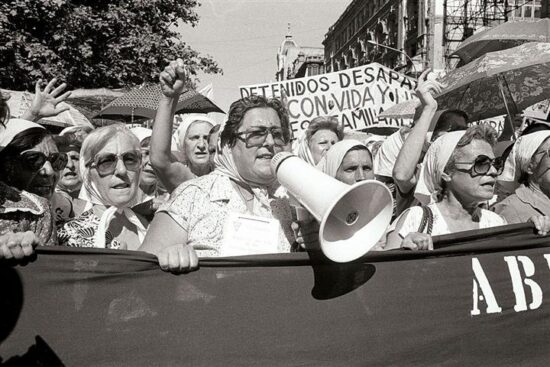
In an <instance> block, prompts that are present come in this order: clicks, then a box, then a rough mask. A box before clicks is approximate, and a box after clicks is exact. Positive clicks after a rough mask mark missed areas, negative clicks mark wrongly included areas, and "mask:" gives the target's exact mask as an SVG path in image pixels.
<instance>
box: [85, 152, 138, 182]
mask: <svg viewBox="0 0 550 367" xmlns="http://www.w3.org/2000/svg"><path fill="white" fill-rule="evenodd" d="M119 160H122V163H123V164H124V167H126V169H127V170H128V171H132V172H137V171H139V170H140V168H141V152H140V151H139V150H132V151H129V152H125V153H122V154H114V153H106V154H98V155H97V156H96V157H95V158H94V160H93V162H91V163H89V167H91V168H95V169H96V170H97V173H99V174H100V175H101V176H108V175H112V174H113V173H115V171H116V166H117V164H118V161H119Z"/></svg>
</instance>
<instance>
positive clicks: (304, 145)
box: [293, 133, 315, 167]
mask: <svg viewBox="0 0 550 367" xmlns="http://www.w3.org/2000/svg"><path fill="white" fill-rule="evenodd" d="M293 151H294V154H296V155H297V156H298V158H301V159H303V160H304V161H306V162H307V163H309V164H310V165H312V166H314V167H315V161H314V160H313V155H312V154H311V150H310V149H309V142H308V140H307V137H306V134H305V133H304V134H302V136H300V137H299V138H298V140H296V145H295V146H294V148H293Z"/></svg>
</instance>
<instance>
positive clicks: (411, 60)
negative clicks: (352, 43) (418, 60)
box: [367, 40, 418, 77]
mask: <svg viewBox="0 0 550 367" xmlns="http://www.w3.org/2000/svg"><path fill="white" fill-rule="evenodd" d="M367 43H370V44H371V45H375V46H380V47H384V48H387V49H388V50H392V51H395V52H399V53H400V54H402V55H404V56H405V57H406V58H407V60H409V61H410V62H411V65H412V67H413V70H414V75H415V76H416V77H418V72H417V70H416V66H415V65H414V62H413V59H411V58H410V56H409V55H407V54H406V53H405V52H403V50H398V49H396V48H394V47H390V46H386V45H383V44H381V43H378V42H374V41H371V40H369V41H367Z"/></svg>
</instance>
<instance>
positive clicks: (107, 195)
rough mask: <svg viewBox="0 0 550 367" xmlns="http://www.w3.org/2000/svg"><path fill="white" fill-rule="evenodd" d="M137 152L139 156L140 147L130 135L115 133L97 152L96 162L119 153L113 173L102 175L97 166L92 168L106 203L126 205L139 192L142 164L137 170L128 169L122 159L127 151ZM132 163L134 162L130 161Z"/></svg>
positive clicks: (93, 175)
mask: <svg viewBox="0 0 550 367" xmlns="http://www.w3.org/2000/svg"><path fill="white" fill-rule="evenodd" d="M132 152H133V153H136V154H137V156H138V158H139V154H140V153H139V147H138V146H135V145H134V142H133V141H132V140H131V139H130V137H128V136H126V135H121V134H119V135H115V136H114V137H113V138H112V139H111V140H109V142H108V143H107V144H106V145H105V146H104V147H103V148H102V149H101V150H100V151H99V152H98V153H97V155H96V162H97V163H100V162H102V158H103V157H105V159H107V158H109V159H110V157H112V154H116V155H118V158H117V161H116V167H115V171H114V172H113V173H112V174H105V175H101V174H99V172H98V169H97V168H91V169H90V179H91V180H92V182H93V183H95V185H96V187H97V190H98V193H99V195H100V196H101V197H102V198H103V199H104V200H105V201H106V204H107V203H108V204H110V205H115V206H121V207H122V206H126V205H128V203H130V202H131V201H132V199H134V197H135V195H136V194H137V189H138V184H139V176H140V164H138V165H137V167H138V168H137V169H136V170H131V169H128V167H126V166H131V165H130V164H125V163H124V160H123V159H122V155H124V154H125V153H132ZM128 163H132V162H128Z"/></svg>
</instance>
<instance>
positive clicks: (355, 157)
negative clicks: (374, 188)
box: [335, 149, 374, 185]
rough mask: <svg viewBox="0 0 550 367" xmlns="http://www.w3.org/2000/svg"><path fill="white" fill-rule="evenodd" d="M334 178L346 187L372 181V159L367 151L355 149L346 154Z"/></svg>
mask: <svg viewBox="0 0 550 367" xmlns="http://www.w3.org/2000/svg"><path fill="white" fill-rule="evenodd" d="M335 178H336V179H337V180H338V181H341V182H344V183H347V184H348V185H353V184H354V183H356V182H360V181H364V180H372V179H374V172H373V170H372V158H371V155H370V153H369V151H368V150H367V149H355V150H350V151H349V152H347V153H346V155H345V156H344V159H343V160H342V164H340V167H339V168H338V171H337V172H336V177H335Z"/></svg>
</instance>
